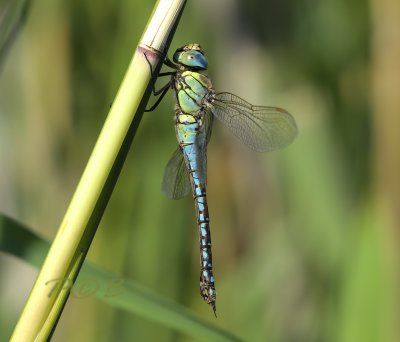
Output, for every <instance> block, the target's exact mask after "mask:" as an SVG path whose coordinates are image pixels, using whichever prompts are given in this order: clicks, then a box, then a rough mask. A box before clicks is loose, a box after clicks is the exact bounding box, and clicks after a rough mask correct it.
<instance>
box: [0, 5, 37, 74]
mask: <svg viewBox="0 0 400 342" xmlns="http://www.w3.org/2000/svg"><path fill="white" fill-rule="evenodd" d="M29 6H30V0H14V1H8V3H7V4H5V5H4V4H2V5H1V7H0V67H1V65H2V63H3V61H4V58H5V56H6V55H7V52H8V51H9V50H10V48H11V46H12V44H13V42H14V41H15V39H16V38H17V36H18V33H19V32H20V30H21V28H22V26H23V25H24V24H25V20H26V17H27V14H28V10H29Z"/></svg>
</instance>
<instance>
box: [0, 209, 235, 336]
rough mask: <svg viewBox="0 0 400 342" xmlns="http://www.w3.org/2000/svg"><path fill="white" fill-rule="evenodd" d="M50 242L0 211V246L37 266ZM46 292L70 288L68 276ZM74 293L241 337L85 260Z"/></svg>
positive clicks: (195, 329) (184, 328) (174, 323)
mask: <svg viewBox="0 0 400 342" xmlns="http://www.w3.org/2000/svg"><path fill="white" fill-rule="evenodd" d="M49 248H50V243H49V242H47V241H45V240H44V239H42V238H40V237H39V236H37V235H36V234H34V233H33V232H32V231H31V230H30V229H28V228H27V227H26V226H24V225H22V224H20V223H18V222H17V221H15V220H13V219H11V218H9V217H7V216H5V215H0V250H1V251H3V252H6V253H9V254H11V255H14V256H16V257H19V258H21V259H22V260H24V261H26V262H28V263H29V264H31V265H32V266H35V267H40V265H41V264H42V262H43V261H44V258H45V256H46V252H47V250H48V249H49ZM48 284H49V294H51V291H52V289H54V287H58V286H63V287H64V288H65V289H66V290H69V289H70V288H71V287H70V286H69V281H68V280H67V279H65V280H63V279H54V280H52V279H49V282H48ZM71 296H73V297H78V298H82V297H87V296H94V297H96V298H98V299H100V300H101V301H104V302H106V303H108V304H109V305H111V306H113V307H115V308H119V309H123V310H126V311H127V312H130V313H134V314H137V315H140V316H142V317H145V318H148V319H150V320H152V321H155V322H158V323H160V324H163V325H165V326H167V327H169V328H172V329H176V330H178V331H180V332H183V333H186V334H188V335H190V336H193V337H196V338H203V339H204V340H206V341H240V340H239V339H238V338H237V337H235V336H233V335H232V334H230V333H229V332H226V331H224V330H222V329H219V328H216V327H214V326H211V325H210V324H208V323H206V322H204V321H202V320H200V319H199V318H197V317H196V316H195V315H194V314H192V313H190V312H189V311H188V310H187V309H185V308H184V307H182V306H180V305H178V304H176V303H174V302H172V301H170V300H168V299H166V298H163V297H161V296H159V295H157V294H155V293H152V292H151V291H149V290H147V289H146V288H144V287H141V286H139V285H137V284H135V283H133V282H131V281H128V280H125V279H123V278H122V277H120V276H118V275H116V274H112V273H111V272H108V271H106V270H104V269H101V268H100V267H97V266H94V265H91V264H89V263H87V262H86V263H85V264H84V265H83V267H82V270H81V272H80V274H79V277H78V279H77V281H76V283H75V284H74V286H73V287H72V289H71Z"/></svg>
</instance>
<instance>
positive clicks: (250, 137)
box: [211, 92, 297, 152]
mask: <svg viewBox="0 0 400 342" xmlns="http://www.w3.org/2000/svg"><path fill="white" fill-rule="evenodd" d="M211 110H212V113H213V114H214V115H215V116H216V117H217V118H218V119H219V120H220V121H221V122H222V123H223V124H224V125H225V126H226V127H227V128H229V130H230V131H231V132H232V133H233V134H234V135H236V136H237V137H238V138H239V139H240V140H242V141H243V142H244V143H245V144H246V145H247V146H249V147H250V148H252V149H253V150H255V151H259V152H266V151H272V150H276V149H279V148H283V147H285V146H287V145H289V144H290V143H291V142H292V141H293V139H294V138H295V137H296V135H297V126H296V122H295V121H294V119H293V117H292V116H291V115H290V114H289V113H288V112H287V111H286V110H284V109H281V108H277V107H263V106H253V105H252V104H250V103H248V102H247V101H245V100H243V99H242V98H240V97H239V96H236V95H234V94H231V93H225V92H224V93H217V94H216V95H215V99H214V102H213V103H212V109H211Z"/></svg>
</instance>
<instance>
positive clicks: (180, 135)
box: [176, 106, 216, 313]
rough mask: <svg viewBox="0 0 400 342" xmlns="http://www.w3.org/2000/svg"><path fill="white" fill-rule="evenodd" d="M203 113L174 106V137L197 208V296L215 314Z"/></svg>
mask: <svg viewBox="0 0 400 342" xmlns="http://www.w3.org/2000/svg"><path fill="white" fill-rule="evenodd" d="M202 117H203V113H202V111H199V112H198V113H197V116H194V115H193V114H187V113H183V112H182V111H181V109H180V107H179V106H178V107H177V123H176V134H177V139H178V143H179V146H180V148H181V151H182V153H183V157H184V159H185V164H186V168H187V170H188V173H189V177H190V183H191V187H192V193H193V198H194V202H195V208H196V217H197V225H198V228H199V239H200V294H201V296H202V297H203V299H204V300H205V301H206V302H207V303H208V304H210V305H211V306H212V307H213V310H214V313H215V301H216V291H215V284H214V276H213V272H212V253H211V234H210V224H209V221H210V219H209V213H208V205H207V197H206V160H205V158H204V157H205V156H204V155H203V153H204V152H205V150H204V148H205V146H206V145H204V144H206V134H205V132H204V129H203V125H202Z"/></svg>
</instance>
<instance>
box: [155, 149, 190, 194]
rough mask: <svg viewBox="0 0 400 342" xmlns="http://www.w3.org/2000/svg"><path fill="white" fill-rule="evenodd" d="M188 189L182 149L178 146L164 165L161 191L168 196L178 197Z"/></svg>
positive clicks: (186, 192)
mask: <svg viewBox="0 0 400 342" xmlns="http://www.w3.org/2000/svg"><path fill="white" fill-rule="evenodd" d="M190 190H191V187H190V180H189V174H188V172H187V169H186V165H185V160H184V159H183V154H182V151H181V150H180V148H178V149H177V150H176V151H175V152H174V154H173V155H172V157H171V159H170V160H169V162H168V164H167V166H166V167H165V171H164V175H163V179H162V182H161V191H162V192H163V194H164V195H165V196H166V197H168V198H171V199H180V198H183V197H185V196H186V195H187V194H188V193H189V192H190Z"/></svg>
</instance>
